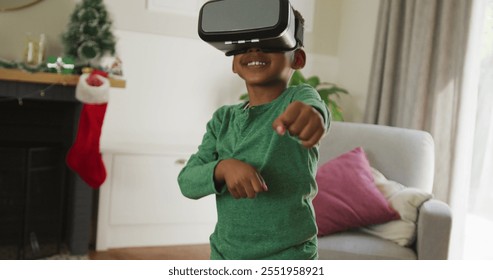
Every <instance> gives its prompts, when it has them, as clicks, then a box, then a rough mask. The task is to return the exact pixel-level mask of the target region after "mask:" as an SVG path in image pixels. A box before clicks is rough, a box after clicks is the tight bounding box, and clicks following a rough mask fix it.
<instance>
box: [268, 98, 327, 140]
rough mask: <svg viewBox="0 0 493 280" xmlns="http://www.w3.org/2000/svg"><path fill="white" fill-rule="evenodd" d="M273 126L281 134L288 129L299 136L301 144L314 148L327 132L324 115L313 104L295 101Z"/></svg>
mask: <svg viewBox="0 0 493 280" xmlns="http://www.w3.org/2000/svg"><path fill="white" fill-rule="evenodd" d="M272 128H274V130H275V131H276V132H277V134H279V135H284V134H285V133H286V131H289V133H290V134H291V135H293V136H298V138H299V139H300V140H301V141H302V142H301V144H303V146H305V147H306V148H312V147H313V146H315V145H316V144H318V142H319V141H320V139H322V136H323V135H324V134H325V127H324V120H323V118H322V115H321V114H320V113H319V112H318V111H317V110H316V109H315V108H313V107H312V106H310V105H306V104H305V103H303V102H300V101H295V102H293V103H291V104H289V106H288V107H287V108H286V110H285V111H284V113H282V114H281V115H280V116H279V117H278V118H277V119H276V120H275V121H274V122H273V123H272Z"/></svg>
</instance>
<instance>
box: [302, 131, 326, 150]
mask: <svg viewBox="0 0 493 280" xmlns="http://www.w3.org/2000/svg"><path fill="white" fill-rule="evenodd" d="M324 133H325V131H323V130H318V131H317V132H315V134H314V135H313V136H312V137H311V138H310V139H309V140H307V141H302V142H301V144H302V145H303V146H305V147H306V148H313V147H314V146H315V145H317V144H318V142H319V141H320V139H322V137H323V136H324Z"/></svg>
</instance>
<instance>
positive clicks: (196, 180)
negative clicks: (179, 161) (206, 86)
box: [178, 108, 222, 199]
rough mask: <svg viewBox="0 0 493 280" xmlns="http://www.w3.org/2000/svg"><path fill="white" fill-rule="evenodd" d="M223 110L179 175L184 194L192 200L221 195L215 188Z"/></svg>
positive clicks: (218, 112) (213, 120) (212, 121)
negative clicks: (217, 149) (217, 148)
mask: <svg viewBox="0 0 493 280" xmlns="http://www.w3.org/2000/svg"><path fill="white" fill-rule="evenodd" d="M221 111H222V108H221V109H219V110H217V111H216V112H215V113H214V116H213V117H212V119H211V120H210V121H209V122H208V123H207V130H206V133H205V135H204V137H203V139H202V143H201V144H200V146H199V148H198V151H197V153H195V154H193V155H192V156H191V157H190V159H189V160H188V161H187V164H186V165H185V167H184V168H183V169H182V170H181V171H180V174H179V175H178V184H179V186H180V190H181V192H182V194H183V195H184V196H186V197H188V198H191V199H199V198H202V197H204V196H207V195H211V194H220V193H219V192H218V191H217V190H216V187H215V182H214V170H215V168H216V165H217V164H218V162H219V159H218V154H217V151H216V141H217V131H218V130H219V128H220V125H221V121H222V119H221Z"/></svg>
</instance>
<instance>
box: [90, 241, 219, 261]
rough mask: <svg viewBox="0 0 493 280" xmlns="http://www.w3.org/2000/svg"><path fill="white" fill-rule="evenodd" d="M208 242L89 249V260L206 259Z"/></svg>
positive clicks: (208, 250) (208, 252)
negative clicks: (100, 249) (184, 244)
mask: <svg viewBox="0 0 493 280" xmlns="http://www.w3.org/2000/svg"><path fill="white" fill-rule="evenodd" d="M210 252H211V250H210V247H209V244H202V245H186V246H166V247H139V248H122V249H110V250H107V251H91V252H89V259H91V260H208V259H209V255H210Z"/></svg>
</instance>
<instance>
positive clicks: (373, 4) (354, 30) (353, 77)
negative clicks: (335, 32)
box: [338, 0, 380, 122]
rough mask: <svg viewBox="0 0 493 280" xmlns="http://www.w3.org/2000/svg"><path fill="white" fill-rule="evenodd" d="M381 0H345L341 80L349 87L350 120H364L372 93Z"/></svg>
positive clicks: (346, 112)
mask: <svg viewBox="0 0 493 280" xmlns="http://www.w3.org/2000/svg"><path fill="white" fill-rule="evenodd" d="M379 4H380V0H365V1H362V0H344V1H343V5H342V10H341V29H340V37H339V52H338V58H339V68H338V70H339V71H338V82H339V84H340V85H341V86H343V87H345V88H346V89H348V91H349V92H350V93H351V95H350V96H344V98H343V99H342V107H343V109H344V117H345V119H346V121H352V122H362V121H363V116H364V112H365V106H366V98H367V94H368V86H369V81H370V80H369V79H370V70H371V63H372V57H373V49H374V44H375V35H376V27H377V21H378V8H379Z"/></svg>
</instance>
